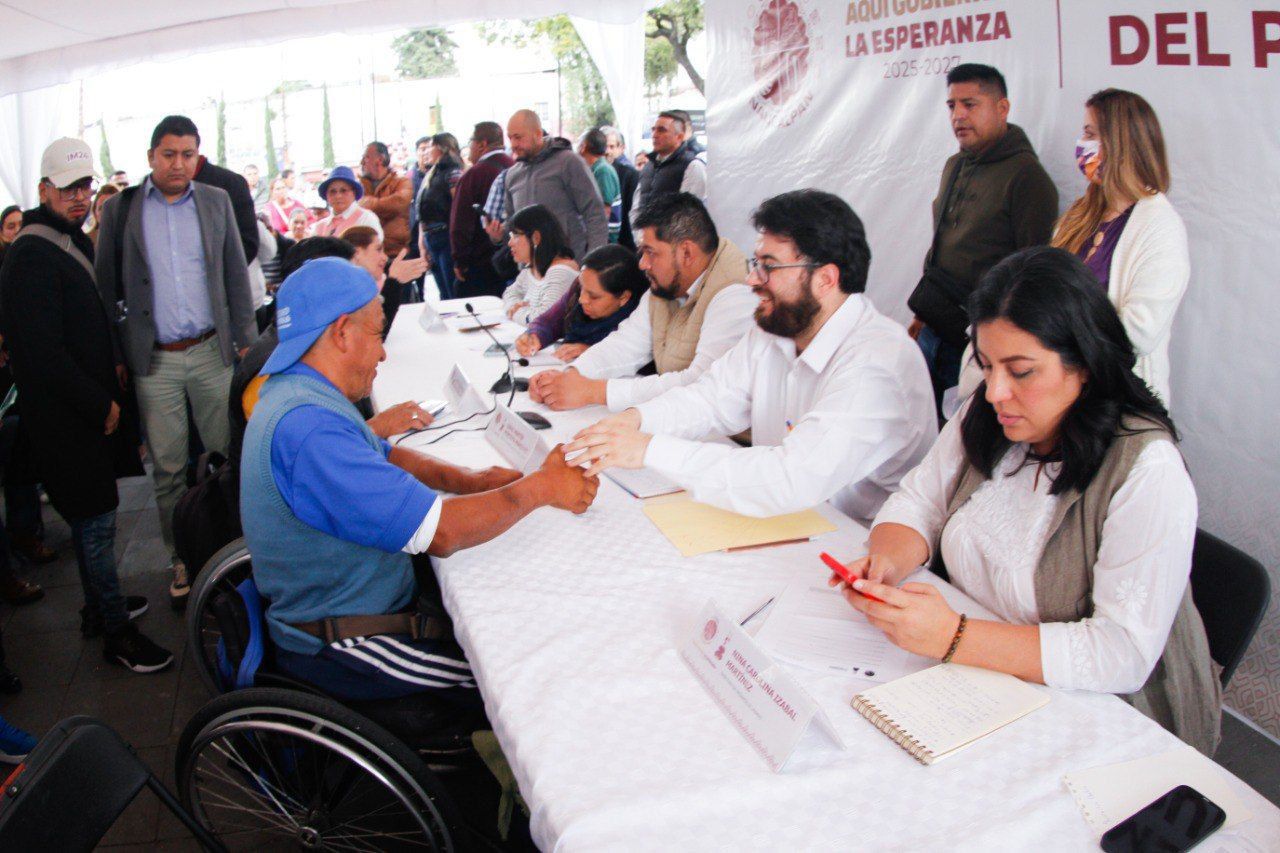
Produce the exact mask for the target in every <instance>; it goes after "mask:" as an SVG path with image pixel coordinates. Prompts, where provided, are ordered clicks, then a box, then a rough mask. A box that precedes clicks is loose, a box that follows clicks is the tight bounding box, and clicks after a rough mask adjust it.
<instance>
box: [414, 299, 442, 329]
mask: <svg viewBox="0 0 1280 853" xmlns="http://www.w3.org/2000/svg"><path fill="white" fill-rule="evenodd" d="M418 325H419V326H421V327H422V331H424V332H434V331H436V330H438V329H444V320H443V319H441V317H440V312H439V311H437V310H436V309H435V306H434V305H432V304H431V303H430V302H424V303H422V313H421V314H419V315H418Z"/></svg>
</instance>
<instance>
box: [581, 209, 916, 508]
mask: <svg viewBox="0 0 1280 853" xmlns="http://www.w3.org/2000/svg"><path fill="white" fill-rule="evenodd" d="M752 224H753V225H754V226H755V228H756V231H757V232H758V234H759V236H758V238H757V240H756V247H755V253H754V256H753V257H752V258H751V260H750V261H749V263H748V266H749V268H750V274H749V275H748V276H747V284H748V285H750V287H751V289H752V291H753V292H754V293H755V295H756V296H757V297H758V298H759V304H758V305H757V307H756V310H755V323H756V327H755V328H753V329H751V330H750V331H749V332H747V334H746V336H745V337H743V338H742V340H741V341H739V342H738V343H737V344H736V345H735V346H734V347H733V348H732V349H730V350H729V351H728V352H727V353H725V355H723V356H722V357H721V358H719V359H718V360H716V362H715V363H714V364H712V365H711V367H710V368H708V369H707V371H706V372H705V373H703V374H702V375H701V376H700V377H699V378H698V379H697V381H695V382H693V383H691V384H689V385H686V386H684V387H680V388H674V389H671V390H669V391H667V392H666V393H664V394H662V395H660V396H658V397H655V398H654V399H651V400H648V401H646V402H642V403H640V404H639V405H637V406H635V407H633V408H629V409H627V410H626V411H624V412H621V413H619V414H617V415H613V416H611V417H609V418H606V419H604V420H602V421H600V422H599V423H597V424H595V425H593V426H590V427H588V428H586V429H585V430H583V431H582V432H580V433H579V434H578V435H577V436H576V437H575V439H574V441H573V443H572V444H570V445H569V446H568V447H567V448H566V453H570V454H572V453H574V452H575V451H582V455H581V456H578V457H576V458H574V462H575V463H580V464H581V463H585V464H587V465H588V469H587V475H588V476H592V475H594V474H597V473H598V472H600V471H603V470H605V469H607V468H615V467H616V468H641V467H647V468H650V469H652V470H654V471H657V472H658V473H660V474H662V475H663V476H665V477H667V478H668V479H670V480H672V481H674V482H676V483H678V484H679V485H680V486H682V487H683V488H684V489H686V490H687V491H688V492H689V493H690V494H691V495H692V496H693V497H694V498H695V499H696V500H699V501H702V502H704V503H709V504H712V505H714V506H718V507H722V508H724V509H728V510H732V511H734V512H739V513H742V514H744V515H752V516H771V515H779V514H782V513H788V512H797V511H799V510H804V509H808V508H810V507H812V506H815V505H817V504H820V503H822V502H823V501H827V500H830V501H831V502H832V503H833V504H834V505H835V507H836V508H837V509H839V510H840V511H841V512H843V513H845V514H846V515H848V516H850V517H851V518H854V519H856V520H858V521H862V522H867V521H869V520H870V519H872V518H873V517H874V516H875V514H876V512H877V511H878V510H879V509H880V506H881V504H883V503H884V501H885V499H886V498H887V497H888V496H889V495H890V494H891V493H892V492H893V491H895V490H896V489H897V487H898V481H899V480H901V479H902V476H903V475H904V474H906V473H907V472H908V471H910V470H911V469H912V468H914V467H915V466H916V464H917V463H918V462H919V461H920V460H921V459H922V458H923V457H924V455H925V453H926V451H928V449H929V447H930V446H931V445H932V444H933V441H934V439H935V438H936V437H937V433H938V428H937V421H936V418H935V414H934V408H933V392H932V389H931V386H930V383H929V373H928V370H927V368H926V367H925V363H924V358H923V356H921V354H920V351H919V349H918V348H917V347H916V346H914V345H913V344H912V342H911V339H910V338H909V337H908V336H907V333H906V330H905V329H904V328H903V327H902V326H900V325H899V324H897V323H895V322H894V321H892V320H890V319H889V318H887V317H885V316H884V315H882V314H881V313H880V312H878V311H877V310H876V309H875V307H874V306H873V305H872V304H871V302H870V300H868V299H867V298H866V297H865V296H864V295H863V291H864V290H865V289H866V283H867V268H868V267H869V265H870V263H871V249H870V248H869V247H868V245H867V239H866V233H865V231H864V230H863V227H862V221H861V220H860V219H858V216H857V214H855V213H854V212H853V210H852V208H850V207H849V205H848V204H846V203H845V202H844V201H843V200H842V199H840V198H838V197H837V196H834V195H832V194H831V193H826V192H820V191H818V190H796V191H793V192H788V193H783V194H782V195H779V196H775V197H773V198H771V199H768V200H766V201H765V202H764V203H763V204H761V205H760V207H759V208H758V209H757V210H756V211H755V213H754V214H753V215H752ZM748 427H750V429H751V436H752V446H751V447H733V446H731V445H727V444H719V443H707V442H703V441H700V439H702V438H703V437H704V436H707V435H732V434H734V433H737V432H740V431H742V430H745V429H747V428H748Z"/></svg>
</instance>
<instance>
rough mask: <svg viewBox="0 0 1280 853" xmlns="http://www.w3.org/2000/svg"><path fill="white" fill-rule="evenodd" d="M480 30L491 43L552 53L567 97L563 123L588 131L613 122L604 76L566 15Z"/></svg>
mask: <svg viewBox="0 0 1280 853" xmlns="http://www.w3.org/2000/svg"><path fill="white" fill-rule="evenodd" d="M479 30H480V34H481V35H482V36H483V37H484V39H485V40H486V41H487V42H489V44H494V43H501V44H508V45H513V46H515V47H526V46H528V45H530V44H540V45H542V46H544V47H546V48H547V49H549V50H550V51H551V55H552V56H554V57H555V60H556V67H557V69H558V70H559V72H560V74H561V75H562V77H563V83H562V85H563V87H564V88H565V89H566V90H567V91H566V93H565V94H567V96H568V98H567V99H568V108H567V109H566V110H565V113H566V116H562V117H561V120H562V123H564V124H567V125H569V127H571V128H573V129H575V130H586V129H587V128H589V127H594V126H596V125H600V124H612V123H613V122H614V120H615V119H614V111H613V102H612V101H610V100H609V90H608V88H607V87H606V86H605V83H604V77H602V76H601V75H600V70H599V69H598V68H596V64H595V62H593V61H592V60H591V55H590V54H589V53H587V48H586V46H585V45H584V44H583V43H582V39H580V38H579V37H578V31H577V30H576V29H574V27H573V22H572V21H570V20H569V17H568V16H567V15H555V16H554V17H550V18H540V19H538V20H535V21H503V22H500V23H496V24H480V25H479Z"/></svg>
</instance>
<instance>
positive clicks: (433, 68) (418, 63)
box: [391, 27, 458, 80]
mask: <svg viewBox="0 0 1280 853" xmlns="http://www.w3.org/2000/svg"><path fill="white" fill-rule="evenodd" d="M457 47H458V44H457V42H455V41H454V40H453V39H451V38H449V33H448V31H447V30H445V29H444V28H443V27H427V28H425V29H420V30H409V32H407V33H403V34H401V35H398V36H396V37H395V38H394V39H393V40H392V41H391V49H392V50H394V51H395V52H396V56H397V57H399V58H398V59H397V61H396V72H397V73H398V74H399V75H400V76H401V77H403V78H405V79H410V80H420V79H423V78H427V77H452V76H453V75H455V74H457V73H458V63H457V61H456V60H455V59H454V56H453V51H454V50H455V49H456V48H457Z"/></svg>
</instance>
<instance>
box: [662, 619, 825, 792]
mask: <svg viewBox="0 0 1280 853" xmlns="http://www.w3.org/2000/svg"><path fill="white" fill-rule="evenodd" d="M680 657H681V658H683V659H684V662H685V665H687V666H688V667H689V670H690V671H691V672H692V673H693V675H694V677H695V678H697V679H698V681H699V682H700V683H701V684H702V686H703V687H704V688H705V689H706V691H707V692H708V693H709V694H711V698H712V699H714V700H715V703H716V704H717V705H719V706H720V710H721V711H723V712H724V715H725V716H726V717H728V718H729V721H730V722H731V723H733V725H734V728H736V729H737V730H738V731H739V732H740V733H741V734H742V736H743V737H744V738H746V740H747V743H749V744H751V746H752V747H754V748H755V751H756V752H758V753H759V754H760V757H761V758H763V759H764V761H765V763H766V764H768V765H769V769H771V770H773V771H774V772H775V773H776V772H778V771H780V770H782V769H783V768H784V767H785V766H786V764H787V760H788V759H790V758H791V755H792V753H793V752H795V748H796V744H797V743H799V742H800V738H801V737H802V736H803V735H804V733H805V731H807V730H808V728H809V725H810V723H816V724H817V725H818V727H819V728H820V729H822V730H823V731H825V732H826V733H827V735H828V736H829V737H830V738H831V740H832V741H834V742H835V743H836V744H837V745H839V747H840V748H841V749H844V746H845V745H844V741H842V740H841V739H840V736H839V735H838V734H837V733H836V730H835V728H834V727H833V726H832V725H831V720H830V719H829V718H828V717H827V715H826V713H825V712H824V711H823V710H822V709H821V708H820V707H818V704H817V703H816V702H814V700H813V698H812V697H811V696H809V694H808V693H806V692H805V690H804V688H802V687H801V686H800V685H799V684H798V683H797V682H796V680H795V679H794V678H792V677H791V675H790V674H789V673H788V672H787V671H786V670H784V669H783V668H782V667H780V666H779V665H778V664H776V663H774V662H773V660H772V659H771V658H770V657H769V656H768V655H767V654H765V653H764V652H763V651H762V650H761V649H760V647H759V646H757V645H756V643H755V641H754V640H753V639H752V638H751V637H750V636H749V635H748V634H747V633H746V632H745V631H743V630H742V628H741V627H739V626H738V623H737V621H736V620H733V619H729V618H728V617H726V616H725V615H724V613H723V611H721V610H720V608H719V607H717V606H716V604H715V602H714V601H708V602H707V603H706V605H705V606H704V607H703V608H702V613H701V614H699V616H698V622H697V628H696V633H695V635H694V637H693V638H692V639H691V640H689V641H688V642H686V643H685V644H684V645H683V646H682V647H681V648H680Z"/></svg>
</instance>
